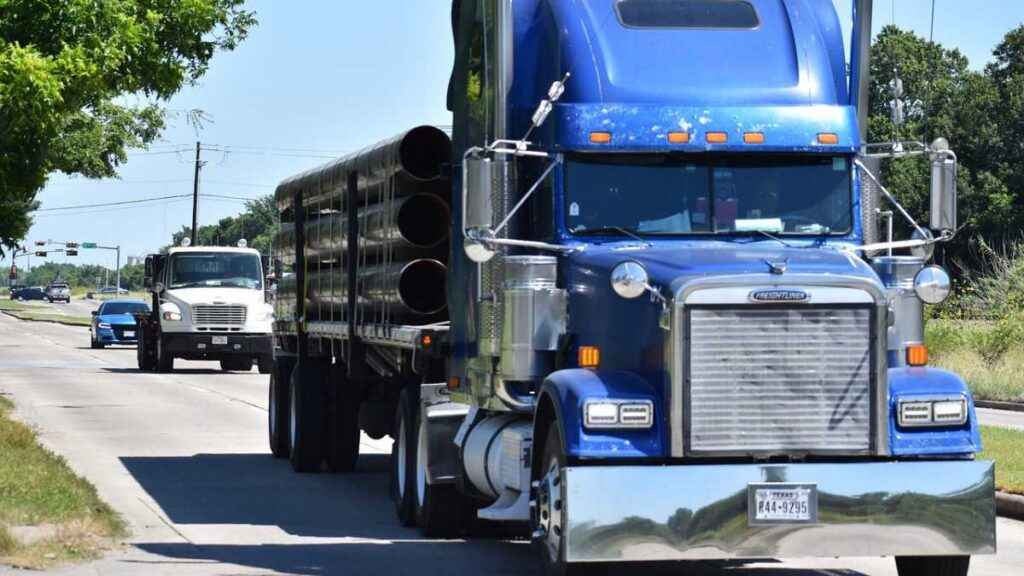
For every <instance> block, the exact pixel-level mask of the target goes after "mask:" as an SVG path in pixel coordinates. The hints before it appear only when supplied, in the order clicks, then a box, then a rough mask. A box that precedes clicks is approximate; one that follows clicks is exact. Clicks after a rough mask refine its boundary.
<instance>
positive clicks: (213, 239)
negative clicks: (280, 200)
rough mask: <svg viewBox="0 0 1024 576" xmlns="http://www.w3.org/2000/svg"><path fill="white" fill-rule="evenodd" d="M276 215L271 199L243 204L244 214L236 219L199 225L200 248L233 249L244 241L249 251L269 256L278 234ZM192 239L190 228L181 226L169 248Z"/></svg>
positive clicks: (232, 217) (270, 197)
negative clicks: (225, 247)
mask: <svg viewBox="0 0 1024 576" xmlns="http://www.w3.org/2000/svg"><path fill="white" fill-rule="evenodd" d="M277 220H278V212H277V203H276V202H275V201H274V197H273V196H264V197H262V198H259V199H257V200H250V201H248V202H246V203H245V211H243V212H242V213H241V214H239V215H238V216H231V217H228V218H222V219H221V220H220V222H217V223H216V224H212V225H207V226H200V227H199V234H198V236H199V238H198V244H199V245H200V246H234V245H236V244H237V243H238V241H239V240H241V239H243V238H244V239H245V240H246V242H247V243H248V245H249V247H250V248H255V249H257V250H259V251H260V252H261V253H262V254H264V255H269V254H270V249H271V246H272V245H273V240H274V236H275V235H276V234H277V228H278V224H277ZM191 236H192V227H191V226H183V227H182V228H181V230H180V231H178V232H175V233H174V236H173V237H172V239H171V245H172V246H180V245H181V242H182V240H184V239H185V238H189V237H191Z"/></svg>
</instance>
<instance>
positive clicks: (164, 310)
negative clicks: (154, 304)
mask: <svg viewBox="0 0 1024 576" xmlns="http://www.w3.org/2000/svg"><path fill="white" fill-rule="evenodd" d="M160 317H161V318H163V319H164V320H168V321H171V322H180V321H181V308H178V305H177V304H174V303H172V302H164V303H163V304H161V305H160Z"/></svg>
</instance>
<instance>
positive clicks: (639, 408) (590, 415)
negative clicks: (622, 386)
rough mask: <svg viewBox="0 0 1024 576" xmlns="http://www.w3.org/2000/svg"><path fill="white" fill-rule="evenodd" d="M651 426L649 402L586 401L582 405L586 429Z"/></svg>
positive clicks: (651, 404)
mask: <svg viewBox="0 0 1024 576" xmlns="http://www.w3.org/2000/svg"><path fill="white" fill-rule="evenodd" d="M653 425H654V403H653V402H651V401H650V400H588V401H586V402H585V403H584V404H583V426H584V427H586V428H591V429H600V428H604V429H614V428H650V427H651V426H653Z"/></svg>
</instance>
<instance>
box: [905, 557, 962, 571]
mask: <svg viewBox="0 0 1024 576" xmlns="http://www.w3.org/2000/svg"><path fill="white" fill-rule="evenodd" d="M970 566H971V557H970V556H897V557H896V572H897V573H898V574H899V575H900V576H967V570H968V568H970Z"/></svg>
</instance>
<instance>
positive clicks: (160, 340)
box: [155, 336, 174, 374]
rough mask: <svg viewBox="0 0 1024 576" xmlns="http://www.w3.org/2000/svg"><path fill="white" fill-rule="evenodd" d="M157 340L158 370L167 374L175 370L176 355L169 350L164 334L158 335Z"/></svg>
mask: <svg viewBox="0 0 1024 576" xmlns="http://www.w3.org/2000/svg"><path fill="white" fill-rule="evenodd" d="M155 340H156V371H157V372H160V373H161V374H167V373H169V372H173V371H174V355H173V354H171V353H170V352H168V351H167V344H166V343H165V342H164V337H163V336H157V337H156V338H155Z"/></svg>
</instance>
